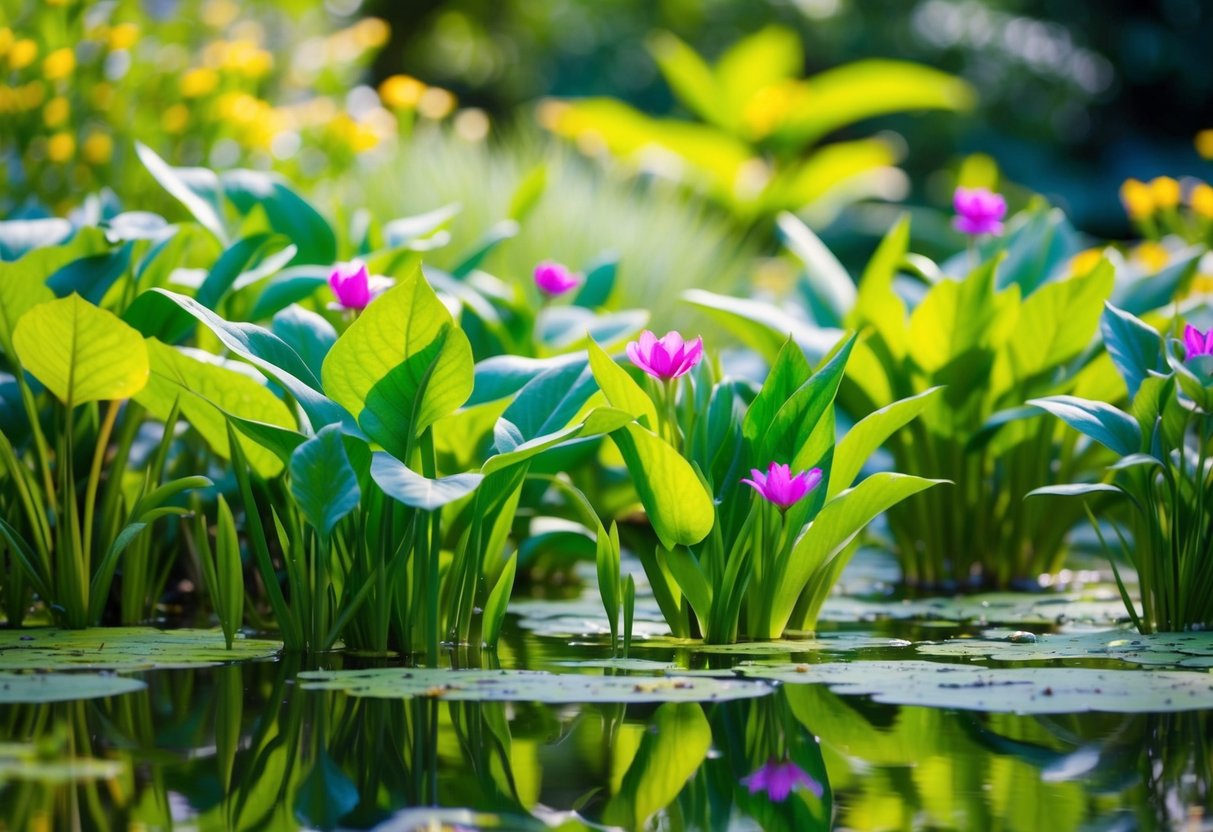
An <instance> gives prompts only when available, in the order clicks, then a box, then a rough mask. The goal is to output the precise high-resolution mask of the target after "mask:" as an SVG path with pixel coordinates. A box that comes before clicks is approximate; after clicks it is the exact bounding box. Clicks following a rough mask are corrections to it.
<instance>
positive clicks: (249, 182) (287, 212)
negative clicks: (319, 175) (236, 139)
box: [220, 170, 337, 266]
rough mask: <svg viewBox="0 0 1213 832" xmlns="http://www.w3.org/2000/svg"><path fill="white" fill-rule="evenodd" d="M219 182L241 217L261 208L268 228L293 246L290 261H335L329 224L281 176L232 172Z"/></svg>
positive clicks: (243, 171)
mask: <svg viewBox="0 0 1213 832" xmlns="http://www.w3.org/2000/svg"><path fill="white" fill-rule="evenodd" d="M220 179H221V181H222V187H223V192H224V193H225V194H226V195H227V198H228V199H230V200H231V201H232V204H233V205H235V206H236V208H237V210H239V211H240V213H241V214H245V215H247V214H249V213H250V212H251V211H252V210H253V209H254V208H255V207H258V206H259V207H261V208H262V209H264V210H265V216H266V218H267V219H268V220H269V224H270V227H271V228H273V229H274V231H277V232H278V233H279V234H282V235H284V236H286V237H287V238H288V239H290V240H291V241H292V242H293V243H294V244H295V245H296V247H297V248H298V251H297V252H296V254H295V258H294V260H293V261H292V262H294V263H300V264H302V263H308V264H322V265H325V266H327V265H329V264H330V263H332V262H333V261H335V260H336V259H337V238H336V236H335V235H334V234H333V229H332V228H331V227H330V226H329V224H328V221H327V220H325V218H324V217H323V216H321V215H320V212H319V211H317V210H316V209H315V208H313V207H312V206H311V204H310V203H308V201H307V200H305V199H304V198H303V197H301V196H300V195H299V194H297V193H296V192H295V191H294V190H292V189H291V187H290V186H289V185H288V184H287V183H286V181H285V180H284V179H282V177H280V176H278V175H277V174H273V173H266V172H264V171H253V170H232V171H227V172H225V173H224V174H223V176H221V177H220Z"/></svg>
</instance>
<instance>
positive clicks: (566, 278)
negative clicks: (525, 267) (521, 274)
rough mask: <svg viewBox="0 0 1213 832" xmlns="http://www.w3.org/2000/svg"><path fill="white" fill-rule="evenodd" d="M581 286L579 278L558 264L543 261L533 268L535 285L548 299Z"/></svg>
mask: <svg viewBox="0 0 1213 832" xmlns="http://www.w3.org/2000/svg"><path fill="white" fill-rule="evenodd" d="M580 284H581V278H580V277H578V276H577V275H575V274H573V273H572V272H571V271H569V270H568V269H567V268H566V267H565V266H563V265H561V264H560V263H555V262H553V261H551V260H544V261H543V262H542V263H540V264H539V265H538V266H536V267H535V285H536V286H538V287H539V291H541V292H543V293H544V294H545V295H547V296H548V297H550V298H554V297H556V296H558V295H563V294H564V293H565V292H567V291H569V290H570V289H575V288H577V286H579V285H580Z"/></svg>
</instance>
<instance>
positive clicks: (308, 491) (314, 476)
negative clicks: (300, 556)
mask: <svg viewBox="0 0 1213 832" xmlns="http://www.w3.org/2000/svg"><path fill="white" fill-rule="evenodd" d="M290 474H291V496H292V497H294V498H295V502H296V503H297V504H298V506H299V510H300V511H301V512H303V516H304V518H305V519H306V520H307V521H308V523H310V524H311V525H312V528H313V529H315V530H316V531H317V532H319V534H320V536H321V537H323V538H327V537H328V536H329V535H330V534H332V532H333V527H334V526H336V525H337V523H338V522H340V521H341V519H342V518H343V517H345V516H346V515H347V514H349V513H350V512H351V511H353V510H354V509H356V508H357V507H358V501H359V500H360V499H361V497H362V493H361V491H359V489H358V476H357V474H355V473H354V468H353V466H352V465H350V460H349V457H348V456H346V453H345V443H344V441H343V440H342V438H341V428H340V427H339V426H338V425H328V426H326V427H324V428H323V429H322V430H321V431H320V432H319V433H317V434H316V435H315V436H314V437H313V438H311V439H309V440H308V441H307V442H304V443H303V444H302V445H300V446H299V447H298V448H296V449H295V453H294V454H293V455H292V456H291V468H290Z"/></svg>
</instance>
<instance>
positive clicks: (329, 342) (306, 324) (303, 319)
mask: <svg viewBox="0 0 1213 832" xmlns="http://www.w3.org/2000/svg"><path fill="white" fill-rule="evenodd" d="M270 331H271V332H273V333H274V334H275V335H277V336H278V337H279V338H281V339H282V340H283V341H285V342H286V343H287V345H288V346H289V347H290V348H291V349H293V350H294V351H295V353H296V354H297V355H298V356H299V357H300V358H301V359H302V360H303V363H304V364H306V365H307V367H308V369H310V370H311V371H312V372H313V373H314V374H315V376H316V377H317V378H319V377H320V368H321V367H322V366H323V365H324V357H325V356H326V355H328V354H329V350H331V349H332V348H333V344H335V343H337V330H335V329H333V325H332V324H330V323H329V322H328V321H327V320H326V319H325V318H324V317H322V316H321V315H317V314H316V313H315V312H312V311H311V310H308V309H304V308H303V307H302V306H299V305H297V304H292V305H290V306H288V307H287V308H286V309H283V310H282V311H280V312H278V313H277V314H276V315H274V319H273V321H272V322H271V324H270Z"/></svg>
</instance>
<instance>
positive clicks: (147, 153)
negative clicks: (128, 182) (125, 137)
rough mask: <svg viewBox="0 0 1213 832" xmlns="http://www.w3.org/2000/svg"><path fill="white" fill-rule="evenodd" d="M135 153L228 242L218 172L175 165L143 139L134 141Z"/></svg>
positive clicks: (207, 224)
mask: <svg viewBox="0 0 1213 832" xmlns="http://www.w3.org/2000/svg"><path fill="white" fill-rule="evenodd" d="M135 153H137V154H138V156H139V161H141V162H143V166H144V167H145V168H147V170H148V172H149V173H151V175H152V177H153V178H154V179H155V180H156V181H157V182H159V183H160V186H161V187H162V188H164V190H166V191H168V192H169V194H170V195H171V196H173V197H174V198H175V199H177V200H178V201H179V202H181V204H182V205H184V206H185V207H186V209H188V210H189V212H190V214H192V215H193V217H194V219H196V220H197V221H198V223H199V224H200V225H201V226H203V227H204V228H206V229H207V230H208V231H210V232H211V233H212V234H214V235H215V236H216V237H218V238H219V241H220V242H221V243H224V244H225V245H226V244H227V230H226V229H225V228H224V222H223V188H222V186H221V185H220V184H219V177H218V176H216V175H215V172H214V171H211V170H207V169H206V168H175V167H173V166H172V165H170V164H168V162H166V161H164V160H163V159H161V158H160V157H159V156H157V155H156V153H155V151H153V150H152V149H151V148H149V147H148V146H147V145H145V144H143V143H142V142H135Z"/></svg>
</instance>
